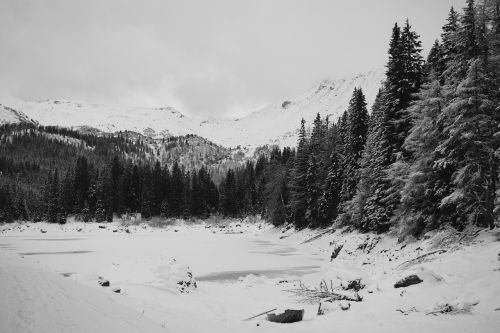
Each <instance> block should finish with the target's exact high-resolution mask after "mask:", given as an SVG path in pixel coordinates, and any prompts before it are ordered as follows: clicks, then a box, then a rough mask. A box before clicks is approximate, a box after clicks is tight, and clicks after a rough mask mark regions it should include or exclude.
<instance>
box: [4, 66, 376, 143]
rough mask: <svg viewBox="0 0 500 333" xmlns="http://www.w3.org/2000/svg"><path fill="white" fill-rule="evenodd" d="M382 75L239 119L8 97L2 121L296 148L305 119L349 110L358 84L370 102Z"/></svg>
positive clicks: (324, 88) (331, 83) (336, 84)
mask: <svg viewBox="0 0 500 333" xmlns="http://www.w3.org/2000/svg"><path fill="white" fill-rule="evenodd" d="M383 77H384V71H383V70H382V69H378V70H371V71H369V72H367V73H363V74H357V75H353V76H349V77H343V78H338V79H332V78H330V79H325V80H322V81H321V82H319V83H318V84H317V85H315V86H313V87H312V88H311V89H309V90H308V91H306V92H305V93H303V94H300V95H298V96H290V97H286V98H283V99H281V100H279V101H276V103H273V104H271V105H268V106H266V107H264V108H262V109H260V110H257V111H254V112H252V113H250V114H248V115H247V116H244V117H240V118H214V117H204V118H195V117H191V116H187V115H185V114H183V113H182V112H180V111H178V110H176V109H175V108H173V107H170V106H163V107H156V108H147V107H122V106H118V105H104V104H95V103H87V102H81V101H70V100H60V99H57V100H46V101H42V102H27V101H21V100H18V99H8V100H3V101H1V102H2V104H3V109H0V121H2V122H19V121H26V120H30V119H33V120H35V121H37V122H38V123H40V124H41V125H57V126H65V127H73V128H82V127H84V128H89V127H93V128H96V129H99V130H101V131H105V132H116V131H135V132H139V133H142V134H144V135H147V136H152V137H162V136H170V135H174V136H177V135H186V134H196V135H199V136H201V137H204V138H207V139H209V140H211V141H213V142H215V143H217V144H220V145H223V146H226V147H235V146H248V147H257V146H260V145H265V144H278V145H281V146H295V144H296V142H297V129H298V127H299V125H300V121H301V119H302V118H304V119H305V120H306V122H307V124H311V123H312V120H313V119H314V117H315V116H316V114H317V113H319V114H320V115H321V116H322V117H325V116H330V118H331V119H332V120H336V119H337V118H338V117H340V115H341V114H342V112H344V111H345V109H346V108H347V106H348V104H349V100H350V98H351V96H352V92H353V90H354V88H361V89H363V92H364V93H365V95H366V99H367V102H368V104H369V106H370V105H371V104H372V103H373V100H374V99H375V96H376V93H377V91H378V89H379V87H380V83H381V81H382V79H383ZM5 107H7V108H8V109H9V110H11V111H6V110H7V109H6V108H5Z"/></svg>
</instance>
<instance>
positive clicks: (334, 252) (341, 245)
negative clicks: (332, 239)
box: [330, 244, 344, 261]
mask: <svg viewBox="0 0 500 333" xmlns="http://www.w3.org/2000/svg"><path fill="white" fill-rule="evenodd" d="M343 247H344V245H343V244H340V245H337V246H335V248H334V249H333V251H332V255H331V257H330V261H332V260H333V259H335V258H337V257H338V255H339V253H340V251H341V250H342V248H343Z"/></svg>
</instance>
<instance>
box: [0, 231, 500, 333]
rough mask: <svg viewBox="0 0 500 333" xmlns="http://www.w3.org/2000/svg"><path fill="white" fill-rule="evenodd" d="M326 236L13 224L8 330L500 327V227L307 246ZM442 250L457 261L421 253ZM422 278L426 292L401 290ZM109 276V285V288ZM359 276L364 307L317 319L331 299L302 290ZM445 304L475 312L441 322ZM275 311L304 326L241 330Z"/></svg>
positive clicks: (7, 264)
mask: <svg viewBox="0 0 500 333" xmlns="http://www.w3.org/2000/svg"><path fill="white" fill-rule="evenodd" d="M100 226H101V227H100ZM104 227H105V228H104ZM127 229H128V232H127ZM318 233H319V232H318V231H311V230H305V231H300V232H295V231H293V230H287V231H283V230H278V229H275V228H272V227H270V226H269V225H267V224H264V223H261V222H259V221H257V222H254V223H249V222H248V221H243V222H240V221H232V222H231V223H226V225H225V227H224V228H221V227H218V226H215V225H207V224H205V223H200V224H187V223H177V224H175V225H170V226H168V227H165V228H152V227H149V226H145V225H144V226H143V225H137V226H130V227H128V228H126V227H122V226H121V225H120V224H118V223H111V224H101V225H99V224H84V223H77V222H74V223H68V224H66V225H62V226H61V225H50V224H45V223H26V224H8V225H7V224H6V225H3V226H0V295H1V297H0V332H115V331H117V332H200V331H204V332H285V331H286V332H324V331H325V330H332V331H337V332H400V331H401V330H404V331H407V332H416V331H419V332H498V331H499V329H500V231H498V229H496V230H493V231H487V230H481V231H479V230H478V231H474V230H470V231H468V232H467V233H463V234H460V233H456V232H453V231H450V230H444V231H441V232H435V233H432V234H429V235H426V237H425V238H424V240H421V241H417V242H409V243H406V242H405V243H398V242H397V239H395V238H393V237H390V236H384V237H379V236H376V235H366V234H358V233H342V231H340V230H337V231H335V232H334V233H326V234H325V235H323V236H322V237H319V238H317V239H314V240H312V241H309V242H306V243H304V241H305V240H308V239H310V238H311V237H313V236H314V235H316V234H318ZM339 244H343V248H342V250H341V251H340V254H339V256H338V257H337V258H336V259H334V260H332V261H330V255H331V252H332V250H333V248H335V247H336V246H338V245H339ZM437 250H446V252H443V251H438V252H436V253H435V254H432V255H428V256H424V257H421V256H422V255H426V254H428V253H431V252H434V251H437ZM419 257H421V258H420V259H417V260H413V259H416V258H419ZM189 272H192V274H193V276H194V279H195V280H196V285H197V288H194V285H193V282H194V280H192V279H191V278H190V275H189ZM409 274H417V275H418V276H419V277H420V278H422V279H423V280H424V282H422V283H420V284H417V285H413V286H410V287H407V288H398V289H395V288H394V287H393V285H394V283H395V282H396V281H397V280H399V279H400V278H401V277H404V276H407V275H409ZM99 277H102V278H104V279H108V280H109V281H110V286H109V287H101V286H100V285H99V283H98V281H99ZM358 278H360V279H361V280H362V282H363V283H364V284H365V285H366V287H365V288H364V289H362V290H361V291H360V293H359V294H360V296H361V297H362V298H363V301H361V302H350V309H349V310H347V311H342V310H341V309H340V307H339V304H338V303H336V302H334V303H324V304H322V308H323V309H324V310H325V311H326V313H325V314H324V315H321V316H318V315H317V309H318V303H315V304H304V303H299V302H298V300H297V299H296V298H294V297H293V294H292V293H290V292H289V290H291V289H296V288H298V287H299V280H300V281H301V282H302V283H303V284H304V285H306V286H308V287H317V286H318V285H319V283H320V282H321V281H322V280H325V281H327V282H328V284H331V285H332V286H334V287H335V286H340V285H342V284H343V285H345V284H346V282H347V281H350V280H353V279H358ZM179 281H187V282H189V283H188V284H189V285H186V284H184V285H179V284H178V282H179ZM116 288H120V291H121V292H120V293H114V292H113V290H114V289H116ZM344 303H345V302H344ZM444 304H449V305H451V306H453V309H458V310H460V309H464V308H470V312H469V313H459V314H442V313H437V314H429V312H433V311H435V310H436V309H438V310H439V309H443V307H442V305H444ZM273 308H278V309H279V310H281V309H286V308H292V309H305V316H304V320H303V321H302V322H299V323H295V324H275V323H271V322H267V321H265V320H264V319H265V316H262V317H258V318H255V319H252V320H249V321H243V320H242V319H244V318H247V317H250V316H253V315H256V314H258V313H261V312H264V311H266V310H270V309H273ZM448 308H450V307H448ZM402 312H406V314H404V313H402Z"/></svg>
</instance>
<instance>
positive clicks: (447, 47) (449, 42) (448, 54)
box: [441, 7, 459, 75]
mask: <svg viewBox="0 0 500 333" xmlns="http://www.w3.org/2000/svg"><path fill="white" fill-rule="evenodd" d="M458 20H459V15H458V13H457V12H456V11H455V9H454V8H453V7H451V9H450V12H449V14H448V18H447V22H446V24H445V25H444V26H443V33H442V34H441V40H442V45H443V59H444V63H445V65H447V64H448V63H449V62H450V61H451V60H452V59H453V58H454V57H455V54H456V52H457V49H456V38H457V31H458ZM450 74H451V73H447V75H450Z"/></svg>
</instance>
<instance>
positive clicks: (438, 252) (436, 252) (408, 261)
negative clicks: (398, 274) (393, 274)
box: [396, 250, 446, 269]
mask: <svg viewBox="0 0 500 333" xmlns="http://www.w3.org/2000/svg"><path fill="white" fill-rule="evenodd" d="M445 252H446V250H436V251H432V252H429V253H425V254H422V255H420V256H418V257H416V258H413V259H410V260H407V261H405V262H403V263H401V264H399V265H398V267H396V269H399V268H401V267H403V266H406V265H409V264H411V263H413V262H415V261H419V260H420V259H423V258H425V257H428V256H430V255H433V254H441V253H445Z"/></svg>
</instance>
